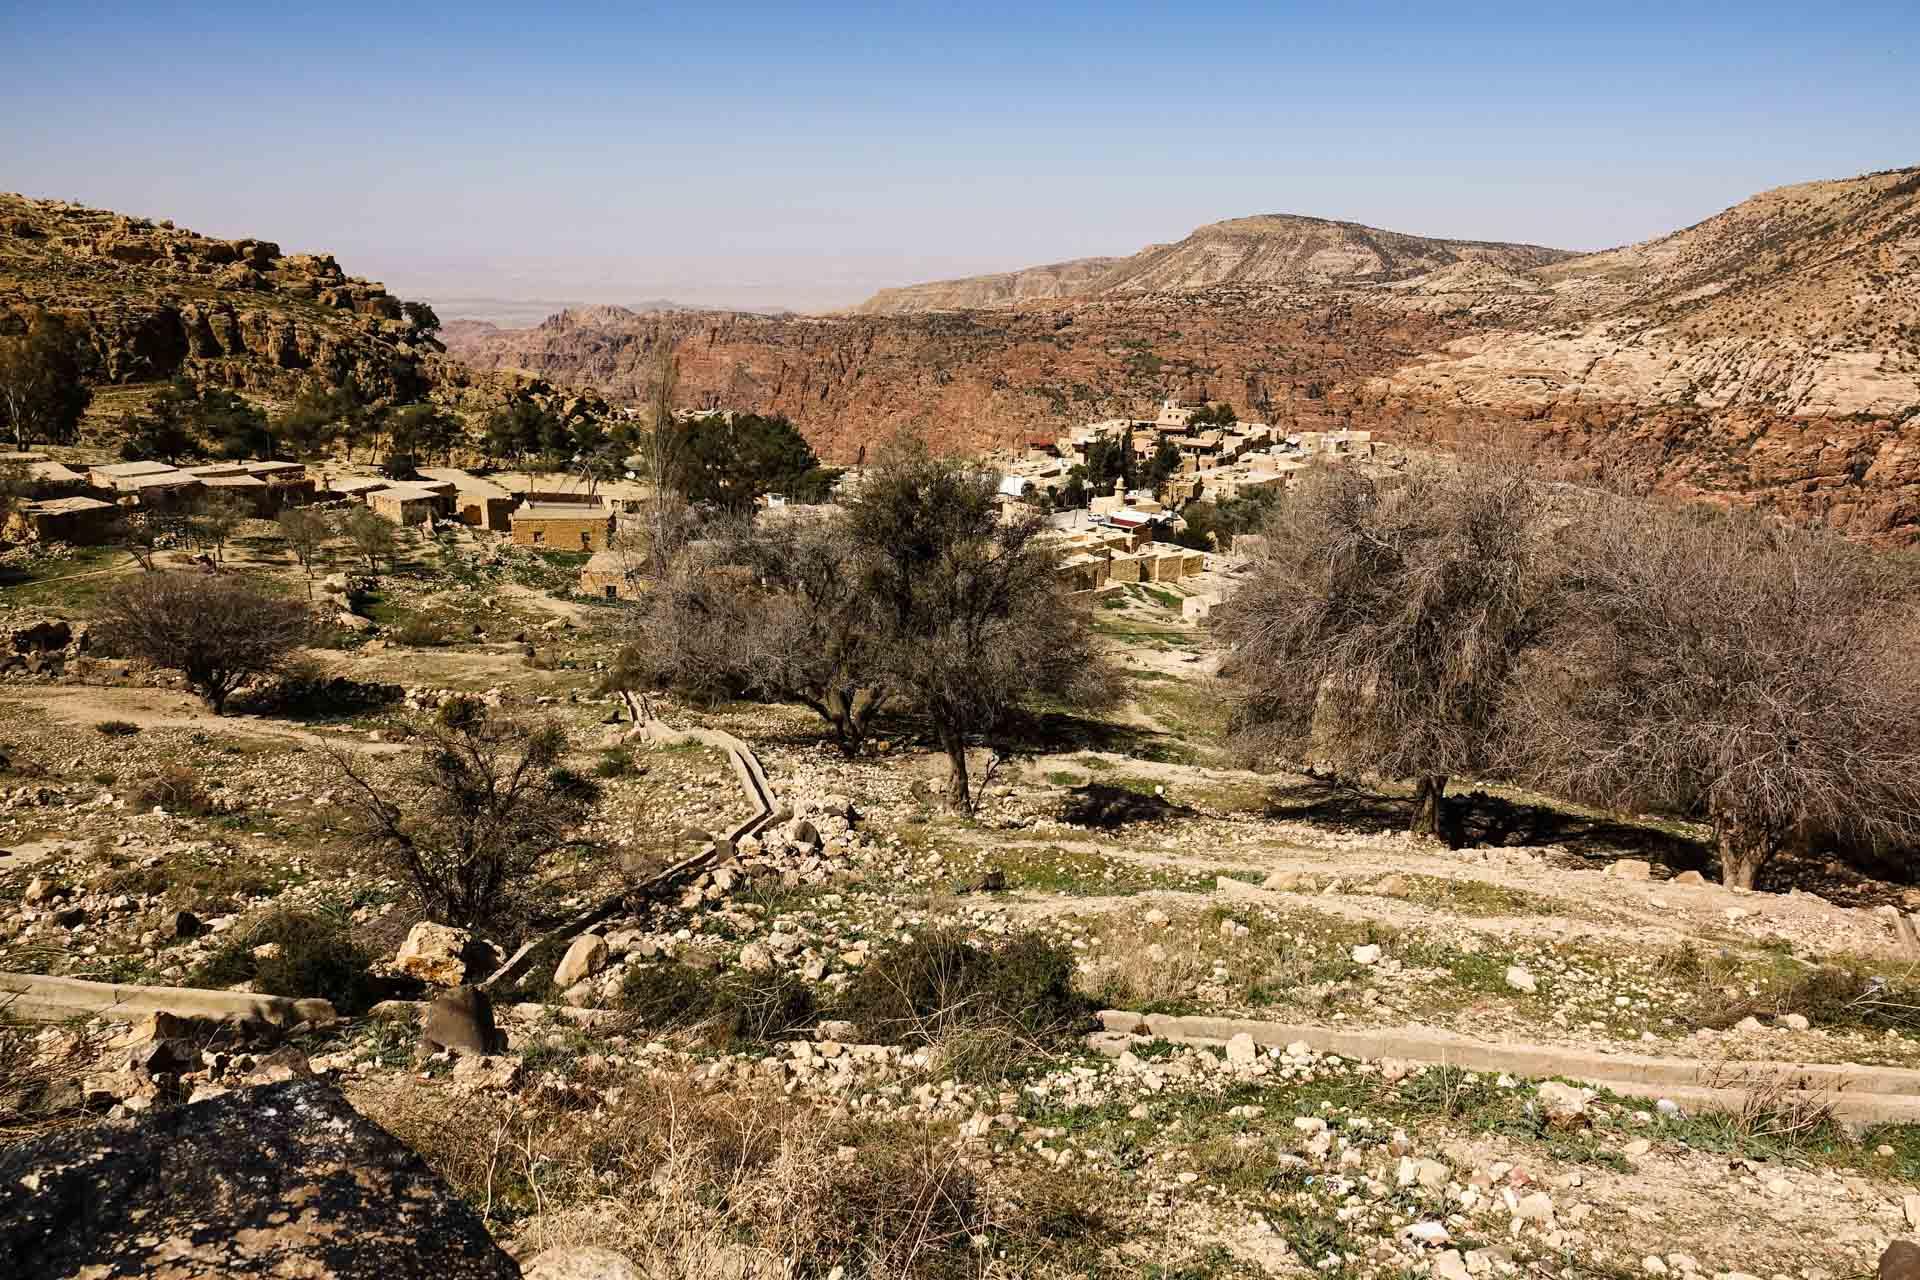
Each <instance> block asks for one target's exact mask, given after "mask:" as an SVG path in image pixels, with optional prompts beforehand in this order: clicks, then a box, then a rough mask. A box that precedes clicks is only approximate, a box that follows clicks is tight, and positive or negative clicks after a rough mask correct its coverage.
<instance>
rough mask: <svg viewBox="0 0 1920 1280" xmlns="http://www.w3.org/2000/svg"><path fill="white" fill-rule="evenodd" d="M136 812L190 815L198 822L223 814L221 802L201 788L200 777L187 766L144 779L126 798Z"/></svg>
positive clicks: (173, 766)
mask: <svg viewBox="0 0 1920 1280" xmlns="http://www.w3.org/2000/svg"><path fill="white" fill-rule="evenodd" d="M127 801H128V803H130V804H131V805H132V806H133V807H134V808H135V809H140V810H147V809H165V810H166V811H167V812H168V813H172V814H182V813H184V814H190V815H192V816H193V817H196V818H206V817H211V816H212V815H214V814H216V813H221V812H223V811H224V810H223V808H222V806H221V804H220V802H219V801H218V800H216V799H214V798H213V796H212V795H210V794H208V792H207V790H206V789H205V788H204V787H202V786H201V785H200V775H199V774H197V773H195V772H194V771H193V770H192V769H189V768H187V767H186V766H185V765H179V764H175V765H168V766H167V767H166V768H164V769H162V770H161V771H160V772H159V773H156V774H153V775H151V776H149V777H146V778H142V779H140V780H139V781H138V782H136V783H135V784H134V786H133V789H132V790H131V791H130V792H129V793H128V794H127Z"/></svg>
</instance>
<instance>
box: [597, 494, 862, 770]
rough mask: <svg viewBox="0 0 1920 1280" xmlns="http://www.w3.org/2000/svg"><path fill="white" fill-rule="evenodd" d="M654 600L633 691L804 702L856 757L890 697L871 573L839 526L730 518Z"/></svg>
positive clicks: (633, 652) (643, 622) (639, 642)
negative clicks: (867, 584)
mask: <svg viewBox="0 0 1920 1280" xmlns="http://www.w3.org/2000/svg"><path fill="white" fill-rule="evenodd" d="M705 533H706V536H704V537H703V538H702V539H701V540H700V541H699V542H698V543H696V544H694V545H693V546H692V547H690V548H689V549H688V551H687V552H686V553H684V554H682V555H681V556H680V557H679V558H677V559H676V560H675V562H674V563H673V565H672V566H671V568H670V569H669V571H668V572H667V574H666V576H665V577H664V578H660V579H657V580H656V581H655V582H654V584H653V586H652V588H651V589H650V590H649V591H648V593H647V598H646V603H645V607H644V609H643V610H642V612H641V615H640V620H639V625H638V628H637V632H636V634H635V636H634V637H633V640H632V643H631V644H630V645H629V646H628V650H627V652H626V655H625V657H624V659H623V662H622V669H623V670H624V671H627V672H628V673H630V676H631V678H632V684H631V687H639V686H640V685H652V686H659V687H672V688H675V689H677V690H678V691H680V692H681V693H682V694H685V695H690V696H693V697H696V698H720V697H732V696H736V695H739V694H743V693H750V694H754V695H756V696H759V697H765V698H780V699H787V700H791V701H794V702H798V703H800V704H801V705H803V706H805V707H807V708H808V709H810V710H812V711H813V712H815V713H816V714H818V715H819V716H820V718H821V719H822V720H824V721H825V722H826V723H827V726H828V728H829V730H830V731H831V732H832V734H833V739H834V742H835V743H836V744H837V745H838V746H839V747H840V749H841V751H842V752H844V753H845V754H847V755H848V756H853V755H857V754H858V753H859V751H860V746H861V743H862V742H863V741H864V740H865V738H866V734H867V730H868V728H869V727H870V725H871V724H872V722H873V719H874V717H876V716H877V715H879V714H880V712H881V710H882V709H883V708H884V707H885V706H886V705H887V699H888V694H889V687H888V683H887V675H886V671H885V670H884V668H883V665H882V661H881V659H882V653H883V647H882V645H881V643H880V633H879V631H878V629H877V628H876V626H875V625H874V617H873V611H872V609H871V608H870V606H869V601H868V599H867V598H866V597H865V595H864V594H863V592H862V581H863V574H862V565H861V562H860V559H859V555H858V549H857V547H856V546H855V545H854V543H853V541H852V538H851V537H850V535H849V532H848V529H847V527H846V521H845V520H844V519H841V518H837V517H833V518H812V519H800V520H792V519H789V520H780V521H775V522H768V521H766V520H764V519H763V520H762V521H761V523H760V524H759V525H758V526H757V527H756V526H755V525H753V524H752V523H751V522H749V521H744V520H734V519H725V520H720V521H717V522H715V524H714V525H713V526H712V527H710V528H709V529H708V530H706V531H705Z"/></svg>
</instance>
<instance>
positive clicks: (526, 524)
mask: <svg viewBox="0 0 1920 1280" xmlns="http://www.w3.org/2000/svg"><path fill="white" fill-rule="evenodd" d="M612 542H613V513H612V512H611V511H608V510H607V509H606V508H604V507H590V506H586V505H584V504H581V503H571V502H569V503H538V502H530V503H528V504H526V505H525V506H523V507H521V508H519V509H518V510H517V511H515V512H514V513H513V544H514V545H515V546H517V547H543V548H546V549H548V550H552V551H605V550H606V549H607V547H608V546H609V545H610V544H611V543H612Z"/></svg>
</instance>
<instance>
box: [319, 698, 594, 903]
mask: <svg viewBox="0 0 1920 1280" xmlns="http://www.w3.org/2000/svg"><path fill="white" fill-rule="evenodd" d="M423 737H424V738H425V742H424V743H423V744H422V746H421V748H420V749H419V750H418V751H415V752H412V753H410V754H409V756H408V757H407V759H406V761H405V763H403V764H402V765H400V766H399V767H398V768H395V767H393V766H392V765H390V764H387V763H384V762H382V763H379V764H375V763H374V762H373V761H371V760H369V759H367V758H365V757H363V756H360V755H357V754H355V753H353V752H350V751H347V750H345V749H338V748H329V749H328V755H329V757H330V758H331V760H332V763H333V766H334V769H335V772H336V773H337V774H338V776H339V778H340V781H341V782H342V783H343V784H344V786H345V789H346V791H347V797H348V798H347V804H348V805H349V807H350V808H351V810H352V812H353V815H354V835H355V839H356V840H357V841H358V842H359V843H360V845H361V846H362V847H364V848H366V849H368V850H369V851H371V852H372V853H373V854H374V855H375V856H376V857H377V858H379V859H380V860H381V861H382V862H384V863H386V864H387V865H389V866H391V867H393V868H394V869H395V870H396V871H397V872H398V873H399V874H401V875H404V876H406V877H407V878H408V879H409V880H411V881H412V883H413V887H414V889H415V891H416V892H417V893H418V894H419V897H420V900H421V903H422V904H423V906H424V907H425V909H426V911H427V912H428V914H429V915H431V916H432V917H433V918H434V919H435V920H438V921H441V922H443V923H447V924H457V925H480V924H486V923H489V922H491V921H494V920H497V919H499V918H500V917H501V916H502V915H503V914H504V913H505V912H506V911H507V910H509V909H510V908H511V907H512V906H513V905H514V900H515V898H516V896H517V895H518V894H519V893H520V892H522V891H523V890H524V888H525V887H526V881H527V880H528V879H529V877H531V876H532V874H533V873H534V871H535V870H537V868H538V867H539V865H540V862H541V860H542V859H543V858H544V857H545V856H546V854H547V853H548V851H549V850H551V849H552V848H553V846H554V845H555V844H557V843H558V842H559V841H560V840H562V839H564V838H565V836H566V835H567V833H568V832H569V831H571V830H572V829H573V828H574V827H575V826H577V825H578V823H579V822H580V820H581V819H582V818H583V817H584V816H585V814H586V812H587V808H588V805H589V803H590V801H591V797H592V788H591V786H590V785H589V784H587V783H585V782H584V781H583V780H582V779H580V778H577V777H575V776H574V775H572V774H571V773H569V772H567V771H566V770H565V769H563V768H561V767H560V765H561V761H562V760H563V759H564V758H565V756H566V752H567V735H566V731H565V730H563V729H562V728H560V726H558V725H557V724H551V723H549V724H541V725H529V724H523V723H520V722H519V721H516V720H513V719H510V718H506V717H502V716H497V715H494V714H491V713H490V712H489V711H488V709H487V708H486V707H485V706H484V705H483V704H482V703H480V702H479V701H478V700H477V699H473V698H455V699H452V700H450V701H449V702H447V703H445V704H444V705H443V706H442V707H441V709H440V712H439V714H438V715H436V716H435V718H434V720H433V722H432V723H431V724H430V725H428V726H427V728H426V729H425V730H424V731H423Z"/></svg>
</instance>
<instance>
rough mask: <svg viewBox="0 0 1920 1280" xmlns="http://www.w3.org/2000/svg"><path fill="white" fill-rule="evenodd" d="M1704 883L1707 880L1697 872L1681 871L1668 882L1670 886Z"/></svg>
mask: <svg viewBox="0 0 1920 1280" xmlns="http://www.w3.org/2000/svg"><path fill="white" fill-rule="evenodd" d="M1706 882H1707V878H1706V877H1705V876H1703V875H1701V874H1700V873H1699V872H1698V871H1682V872H1681V873H1680V874H1679V875H1677V876H1675V877H1674V878H1673V879H1672V880H1671V881H1669V883H1671V884H1705V883H1706Z"/></svg>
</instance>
